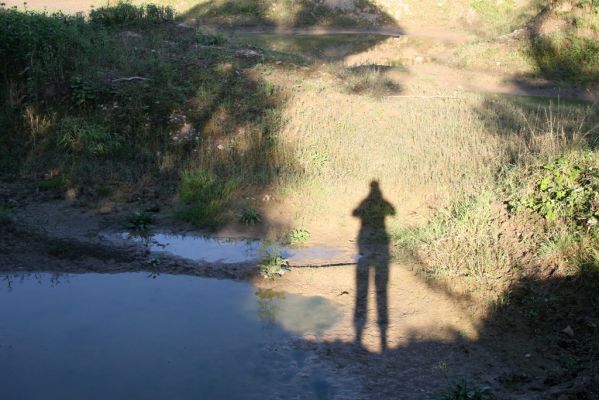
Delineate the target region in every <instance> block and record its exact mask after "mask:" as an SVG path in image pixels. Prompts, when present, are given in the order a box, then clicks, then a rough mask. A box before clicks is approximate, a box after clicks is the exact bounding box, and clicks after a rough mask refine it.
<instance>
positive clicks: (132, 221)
mask: <svg viewBox="0 0 599 400" xmlns="http://www.w3.org/2000/svg"><path fill="white" fill-rule="evenodd" d="M153 222H154V218H153V217H152V215H151V214H149V213H147V212H145V211H136V212H134V213H133V214H131V215H129V216H128V217H127V227H128V229H130V230H132V231H135V232H144V231H148V230H150V229H151V228H152V223H153Z"/></svg>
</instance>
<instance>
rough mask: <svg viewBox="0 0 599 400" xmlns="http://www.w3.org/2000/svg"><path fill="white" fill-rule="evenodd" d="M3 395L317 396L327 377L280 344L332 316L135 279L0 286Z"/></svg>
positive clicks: (253, 295)
mask: <svg viewBox="0 0 599 400" xmlns="http://www.w3.org/2000/svg"><path fill="white" fill-rule="evenodd" d="M0 284H1V286H0V315H1V316H2V318H1V319H0V371H2V373H0V386H1V387H2V395H3V398H9V399H41V398H43V399H131V398H143V399H167V398H172V399H191V398H193V399H270V398H294V399H295V398H302V399H328V398H332V397H333V396H334V394H335V392H336V388H335V386H334V384H333V378H334V377H333V376H332V372H330V370H328V369H326V368H325V367H323V365H322V364H320V363H319V362H318V360H317V359H316V358H315V357H314V356H313V355H311V354H310V353H309V352H306V351H303V350H299V349H298V348H297V347H295V346H293V344H292V341H293V339H294V338H296V337H297V336H298V335H300V336H301V335H303V334H310V335H316V336H318V335H321V334H322V332H324V331H325V330H326V329H328V328H329V327H331V326H332V325H333V324H334V323H335V322H336V321H337V319H338V318H339V314H338V311H337V309H336V308H335V307H334V306H333V305H332V304H330V303H328V302H327V301H325V300H324V299H322V298H316V297H311V298H309V297H301V296H294V295H289V294H284V293H281V292H274V291H268V290H266V291H265V290H262V291H256V289H255V288H253V287H251V286H250V285H248V284H246V283H240V282H232V281H223V280H213V279H207V278H198V277H185V276H169V275H161V276H158V277H157V278H155V279H152V278H149V277H148V276H147V275H146V274H142V273H123V274H114V275H109V274H104V275H101V274H83V275H70V276H54V275H50V274H46V273H41V274H35V275H21V274H17V275H11V276H6V277H4V280H3V281H0Z"/></svg>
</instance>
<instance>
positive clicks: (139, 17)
mask: <svg viewBox="0 0 599 400" xmlns="http://www.w3.org/2000/svg"><path fill="white" fill-rule="evenodd" d="M89 18H90V20H91V21H92V22H94V23H97V24H100V25H104V26H122V25H151V24H159V23H164V22H172V21H174V19H175V11H174V10H173V8H172V7H168V6H158V5H155V4H145V5H140V6H136V5H133V4H131V3H128V2H125V1H120V2H119V3H118V4H117V5H115V6H106V7H99V8H96V9H95V10H93V11H92V12H91V13H90V14H89Z"/></svg>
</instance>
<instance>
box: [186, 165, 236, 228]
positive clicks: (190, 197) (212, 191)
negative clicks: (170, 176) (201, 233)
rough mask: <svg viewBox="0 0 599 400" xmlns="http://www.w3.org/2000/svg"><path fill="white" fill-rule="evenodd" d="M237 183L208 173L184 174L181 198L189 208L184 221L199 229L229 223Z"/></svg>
mask: <svg viewBox="0 0 599 400" xmlns="http://www.w3.org/2000/svg"><path fill="white" fill-rule="evenodd" d="M236 186H237V182H236V181H234V180H224V179H219V178H217V177H216V176H215V175H213V174H211V173H209V172H206V171H187V172H185V173H183V176H182V179H181V183H180V185H179V197H180V198H181V200H182V201H183V203H185V204H186V205H187V206H188V208H187V210H185V211H184V212H183V213H182V217H183V219H185V220H186V221H188V222H190V223H192V224H193V225H195V226H197V227H199V228H210V229H214V228H216V227H218V226H220V225H222V224H224V223H225V222H226V221H227V215H226V211H227V209H228V205H229V203H230V200H231V195H232V194H233V190H235V188H236Z"/></svg>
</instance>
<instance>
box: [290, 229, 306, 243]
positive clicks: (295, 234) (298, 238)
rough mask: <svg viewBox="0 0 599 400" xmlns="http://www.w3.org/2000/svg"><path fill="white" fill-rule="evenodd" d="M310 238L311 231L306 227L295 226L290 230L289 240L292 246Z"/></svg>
mask: <svg viewBox="0 0 599 400" xmlns="http://www.w3.org/2000/svg"><path fill="white" fill-rule="evenodd" d="M308 239H310V231H309V230H307V229H304V228H295V229H292V230H290V231H289V234H288V240H289V244H290V245H292V246H299V245H302V244H304V243H306V242H307V241H308Z"/></svg>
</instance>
